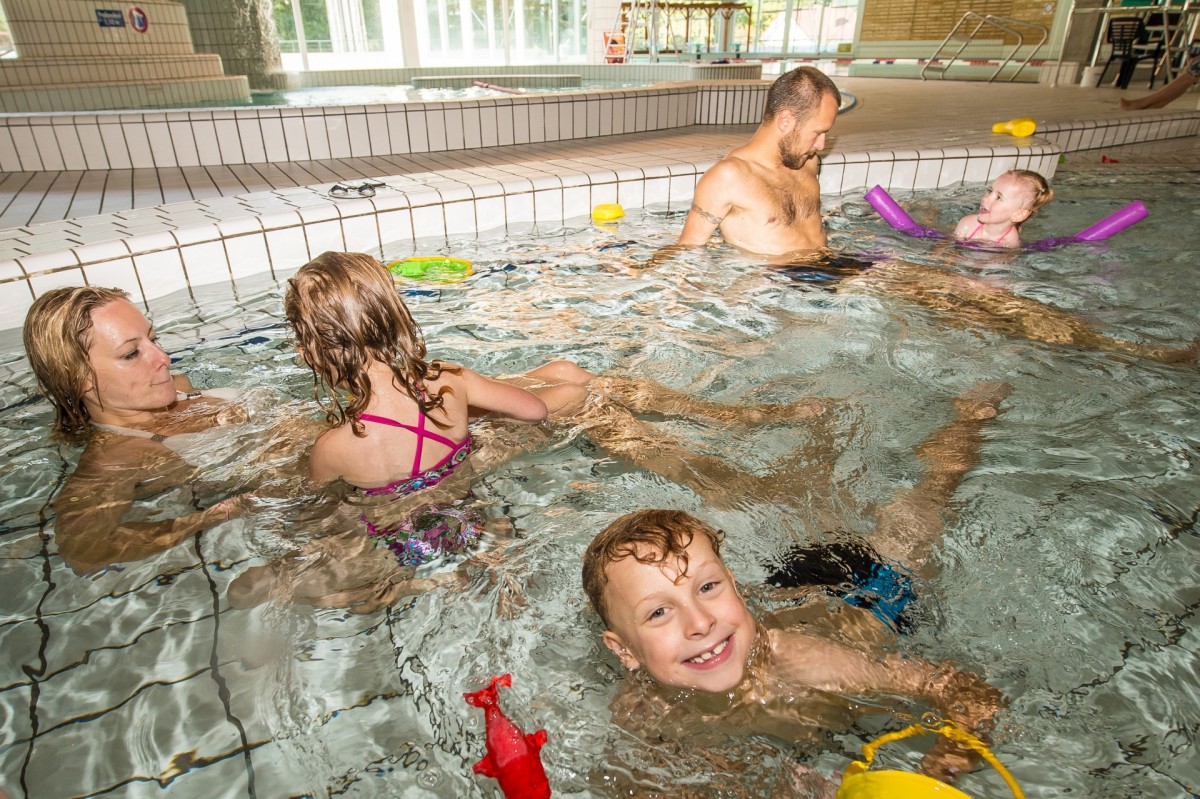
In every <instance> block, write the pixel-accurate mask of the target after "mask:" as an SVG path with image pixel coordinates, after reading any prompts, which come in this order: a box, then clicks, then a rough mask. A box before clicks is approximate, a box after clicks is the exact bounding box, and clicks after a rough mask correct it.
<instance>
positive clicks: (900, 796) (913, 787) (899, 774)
mask: <svg viewBox="0 0 1200 799" xmlns="http://www.w3.org/2000/svg"><path fill="white" fill-rule="evenodd" d="M922 733H933V734H935V735H941V736H943V737H945V738H949V739H950V740H952V741H954V742H956V743H960V744H962V745H964V746H966V747H968V748H970V749H973V750H975V751H976V752H978V753H979V755H980V756H981V757H982V758H983V759H984V760H986V761H987V762H988V763H990V764H991V766H992V768H994V769H996V771H998V772H999V773H1000V776H1001V777H1002V778H1004V781H1005V782H1006V783H1007V784H1008V787H1009V790H1011V791H1012V792H1013V796H1014V797H1015V798H1016V799H1025V794H1024V792H1023V791H1022V790H1021V786H1019V785H1017V781H1016V780H1015V779H1013V776H1012V774H1010V773H1009V771H1008V769H1006V768H1005V767H1004V764H1002V763H1001V762H1000V761H999V760H997V759H996V756H995V755H993V754H992V752H991V750H990V749H988V748H987V745H986V744H985V743H984V742H983V741H981V740H979V739H978V738H976V737H975V736H974V735H971V734H970V733H968V732H964V731H963V730H960V729H959V728H957V727H955V726H954V725H953V724H950V723H949V722H943V723H942V724H940V725H938V726H926V725H924V724H914V725H912V726H911V727H906V728H904V729H903V730H900V731H899V732H891V733H888V734H887V735H883V736H880V737H879V738H876V739H875V740H874V741H872V742H871V743H869V744H867V745H866V746H864V747H863V759H862V760H855V761H854V762H853V763H851V764H850V765H849V766H847V767H846V771H845V776H844V777H843V778H842V785H841V787H840V788H838V792H837V799H971V797H970V796H969V795H968V794H965V793H963V792H962V791H960V790H959V789H957V788H955V787H953V786H951V785H947V784H946V783H944V782H942V781H940V780H935V779H934V778H933V777H926V776H925V775H924V774H911V773H909V772H907V771H890V770H886V769H885V770H882V771H867V769H869V768H870V767H871V761H873V760H874V759H875V750H876V749H878V748H879V747H881V746H883V745H884V744H886V743H891V742H892V741H898V740H900V739H901V738H908V737H909V736H911V735H920V734H922Z"/></svg>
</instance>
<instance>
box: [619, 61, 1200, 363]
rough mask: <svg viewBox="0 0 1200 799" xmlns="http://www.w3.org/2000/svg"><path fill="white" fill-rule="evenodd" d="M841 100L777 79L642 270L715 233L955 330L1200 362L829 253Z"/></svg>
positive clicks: (1178, 350) (923, 272) (974, 282)
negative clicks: (758, 113)
mask: <svg viewBox="0 0 1200 799" xmlns="http://www.w3.org/2000/svg"><path fill="white" fill-rule="evenodd" d="M840 104H841V93H840V92H839V91H838V89H837V86H835V85H834V83H833V81H832V80H830V79H829V77H828V76H827V75H825V74H824V73H823V72H821V71H820V70H818V69H816V68H815V67H798V68H796V69H793V70H791V71H790V72H787V73H784V74H783V75H781V76H780V77H779V78H778V79H777V80H776V81H775V82H774V83H773V84H771V88H770V90H769V91H768V92H767V102H766V107H765V109H764V110H763V119H762V122H761V123H760V124H759V126H758V130H756V131H755V132H754V136H753V137H752V138H751V139H750V141H749V142H747V143H746V144H744V145H742V146H741V147H738V148H737V149H735V150H733V151H732V152H730V153H729V155H727V156H725V157H724V158H723V159H721V160H720V161H718V162H717V163H716V164H714V165H713V167H712V168H711V169H709V170H708V171H707V172H706V173H705V174H704V176H703V177H702V178H701V179H700V182H699V183H697V184H696V193H695V195H694V197H693V199H692V206H691V208H690V209H689V211H688V215H687V220H686V221H685V222H684V225H683V230H682V231H681V232H680V234H679V241H678V242H677V243H675V244H672V245H668V246H666V247H663V248H661V249H659V250H658V251H657V252H656V253H654V255H653V256H652V257H651V258H650V260H649V261H648V262H642V263H638V264H635V265H634V266H636V267H637V269H638V271H640V270H641V269H644V268H653V267H655V266H658V265H660V264H663V263H665V262H667V261H670V260H672V259H673V258H674V257H675V256H676V255H678V254H679V253H681V252H682V251H684V250H687V249H691V248H696V247H704V246H706V245H707V244H708V243H709V241H710V240H711V239H712V236H713V234H714V233H715V232H717V231H718V230H719V231H720V232H721V236H722V238H723V239H724V240H725V242H726V243H728V244H731V245H733V246H734V247H736V248H738V249H739V250H742V251H743V252H747V253H750V254H753V255H758V256H761V257H762V258H763V260H764V262H765V264H766V265H769V266H773V267H776V268H778V269H779V271H780V272H781V273H782V274H785V275H788V276H789V277H792V278H794V279H796V280H798V281H803V282H805V283H810V284H811V283H814V282H815V283H817V284H819V285H821V286H822V287H824V288H827V289H834V290H837V291H851V292H858V293H873V294H874V293H882V294H886V295H889V296H896V295H900V296H903V297H905V298H906V299H908V300H910V301H913V302H915V303H917V304H918V305H921V306H923V307H925V308H927V309H930V310H933V311H937V312H939V313H941V314H945V315H946V320H947V321H948V322H949V323H950V324H952V325H955V326H958V327H981V328H984V329H986V330H989V331H991V332H993V333H999V334H1001V335H1007V336H1013V337H1016V338H1024V339H1028V340H1031V341H1040V342H1044V343H1047V344H1070V345H1074V346H1078V347H1086V348H1089V349H1097V350H1102V351H1106V352H1116V353H1121V354H1130V355H1135V356H1137V357H1142V358H1151V359H1154V360H1159V361H1165V362H1187V363H1195V361H1196V358H1197V354H1198V348H1197V345H1196V344H1191V345H1187V346H1170V345H1163V344H1158V343H1153V344H1141V343H1137V342H1133V341H1128V340H1125V339H1120V338H1113V337H1111V336H1108V335H1105V334H1103V333H1101V332H1099V331H1097V330H1096V329H1095V328H1094V327H1092V326H1091V325H1090V324H1088V323H1087V322H1085V321H1083V320H1082V319H1081V318H1079V317H1077V316H1074V315H1072V314H1069V313H1066V312H1064V311H1061V310H1059V309H1057V308H1054V307H1053V306H1049V305H1045V304H1043V303H1041V302H1038V301H1036V300H1032V299H1029V298H1027V297H1022V296H1020V295H1018V294H1014V293H1013V292H1011V291H1009V290H1007V289H1005V288H1003V287H1002V286H999V285H996V284H995V283H987V282H984V281H982V280H978V279H976V278H974V277H970V276H967V275H962V274H956V273H954V272H951V271H949V270H946V269H938V268H933V267H927V266H919V265H916V264H912V263H907V262H904V261H898V260H894V259H887V260H883V261H879V262H873V259H872V260H862V259H861V258H860V257H855V256H854V255H853V254H851V255H843V254H838V253H834V252H831V251H830V250H828V249H826V246H825V241H826V240H825V227H824V224H823V222H822V220H821V186H820V182H819V181H818V178H817V176H818V168H819V165H820V159H819V158H818V157H817V153H818V152H819V151H821V150H823V149H824V148H825V145H826V135H827V134H828V133H829V131H830V129H831V128H833V124H834V122H835V121H836V119H837V115H838V107H839V106H840Z"/></svg>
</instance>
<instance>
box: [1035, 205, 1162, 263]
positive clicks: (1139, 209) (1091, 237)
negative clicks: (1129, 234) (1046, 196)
mask: <svg viewBox="0 0 1200 799" xmlns="http://www.w3.org/2000/svg"><path fill="white" fill-rule="evenodd" d="M1149 215H1150V212H1149V211H1147V210H1146V206H1145V204H1143V203H1142V201H1141V200H1134V201H1133V202H1131V203H1130V204H1129V205H1127V206H1125V207H1124V208H1122V209H1120V210H1119V211H1114V212H1113V213H1111V214H1109V215H1108V216H1106V217H1104V218H1103V219H1101V220H1100V221H1099V222H1097V223H1095V224H1094V225H1089V226H1088V227H1085V228H1084V229H1083V230H1081V231H1079V232H1078V233H1076V234H1075V235H1074V236H1062V237H1060V238H1054V239H1042V240H1041V241H1035V242H1034V243H1033V244H1030V245H1028V246H1029V248H1030V249H1033V250H1041V251H1042V252H1045V251H1046V250H1050V249H1053V248H1055V247H1061V246H1063V245H1064V244H1078V243H1079V242H1081V241H1103V240H1104V239H1107V238H1110V237H1112V236H1115V235H1117V234H1118V233H1120V232H1121V231H1122V230H1124V229H1125V228H1127V227H1129V226H1130V225H1133V224H1135V223H1137V222H1141V221H1142V220H1143V219H1145V218H1146V217H1147V216H1149Z"/></svg>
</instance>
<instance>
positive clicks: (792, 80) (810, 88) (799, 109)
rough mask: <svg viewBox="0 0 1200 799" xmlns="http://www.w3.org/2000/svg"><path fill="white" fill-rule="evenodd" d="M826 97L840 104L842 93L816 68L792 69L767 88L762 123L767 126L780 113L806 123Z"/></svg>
mask: <svg viewBox="0 0 1200 799" xmlns="http://www.w3.org/2000/svg"><path fill="white" fill-rule="evenodd" d="M827 95H828V96H831V97H833V99H834V101H836V102H837V104H838V105H841V104H842V93H841V92H839V91H838V88H837V86H835V85H834V83H833V81H832V80H830V79H829V76H828V75H826V74H825V73H824V72H822V71H821V70H819V69H817V68H816V67H796V68H795V69H793V70H792V71H791V72H785V73H784V74H782V75H780V76H779V77H778V78H777V79H776V80H775V82H774V83H772V84H771V88H770V90H769V91H768V92H767V107H766V108H765V109H764V110H763V121H764V122H770V121H771V120H772V119H774V118H775V116H776V115H777V114H779V112H780V111H791V112H792V113H793V114H795V115H796V117H797V118H799V119H807V118H808V117H809V116H810V115H812V114H814V113H816V111H817V109H818V108H820V107H821V101H822V100H824V99H825V97H826V96H827Z"/></svg>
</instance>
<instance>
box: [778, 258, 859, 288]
mask: <svg viewBox="0 0 1200 799" xmlns="http://www.w3.org/2000/svg"><path fill="white" fill-rule="evenodd" d="M874 265H875V262H874V261H868V260H864V259H862V258H856V257H854V256H851V255H832V254H830V255H823V256H821V257H820V258H818V259H816V260H813V261H801V262H799V263H795V264H790V265H788V266H784V267H780V268H778V269H776V271H777V272H779V274H781V275H783V276H785V277H787V278H789V279H791V280H795V281H797V282H800V283H807V284H809V285H816V286H817V287H818V288H826V289H828V290H830V291H832V290H833V288H834V286H835V285H836V284H837V283H838V281H840V280H842V279H843V278H847V277H851V276H853V275H858V274H861V273H863V272H865V271H867V270H868V269H870V268H871V267H872V266H874Z"/></svg>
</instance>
